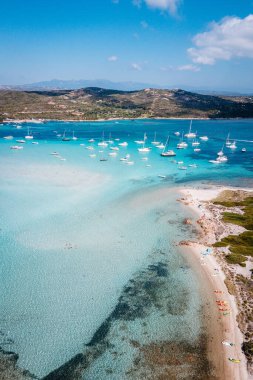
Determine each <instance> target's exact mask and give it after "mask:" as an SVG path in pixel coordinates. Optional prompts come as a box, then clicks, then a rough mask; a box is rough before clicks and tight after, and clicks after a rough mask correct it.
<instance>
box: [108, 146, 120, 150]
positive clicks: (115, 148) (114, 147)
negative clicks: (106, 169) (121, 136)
mask: <svg viewBox="0 0 253 380" xmlns="http://www.w3.org/2000/svg"><path fill="white" fill-rule="evenodd" d="M110 149H111V150H119V148H118V147H117V146H111V148H110Z"/></svg>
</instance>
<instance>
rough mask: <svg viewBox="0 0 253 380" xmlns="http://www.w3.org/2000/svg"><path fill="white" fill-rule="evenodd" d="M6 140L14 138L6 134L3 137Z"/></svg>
mask: <svg viewBox="0 0 253 380" xmlns="http://www.w3.org/2000/svg"><path fill="white" fill-rule="evenodd" d="M3 138H4V139H5V140H12V139H13V136H4V137H3Z"/></svg>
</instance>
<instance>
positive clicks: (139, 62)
mask: <svg viewBox="0 0 253 380" xmlns="http://www.w3.org/2000/svg"><path fill="white" fill-rule="evenodd" d="M1 16H2V17H1V23H0V44H1V45H0V46H1V49H0V84H11V85H14V84H28V83H32V82H38V81H44V80H51V79H63V80H70V79H75V80H78V79H107V80H111V81H115V82H120V81H133V82H144V83H153V84H157V85H163V86H164V85H166V86H168V87H181V88H184V87H189V86H190V87H193V88H196V89H197V88H198V89H211V90H220V89H223V90H228V91H231V90H232V91H251V92H252V90H253V0H72V1H69V0H68V1H67V0H23V1H20V0H9V1H3V2H2V4H1Z"/></svg>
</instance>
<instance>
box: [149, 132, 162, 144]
mask: <svg viewBox="0 0 253 380" xmlns="http://www.w3.org/2000/svg"><path fill="white" fill-rule="evenodd" d="M151 144H152V145H159V144H160V141H156V132H155V135H154V140H153V141H152V142H151Z"/></svg>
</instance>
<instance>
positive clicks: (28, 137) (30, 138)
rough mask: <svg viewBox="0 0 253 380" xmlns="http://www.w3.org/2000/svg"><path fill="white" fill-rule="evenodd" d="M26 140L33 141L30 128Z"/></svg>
mask: <svg viewBox="0 0 253 380" xmlns="http://www.w3.org/2000/svg"><path fill="white" fill-rule="evenodd" d="M25 139H26V140H32V139H33V135H31V134H30V129H29V127H28V128H27V135H26V136H25Z"/></svg>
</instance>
